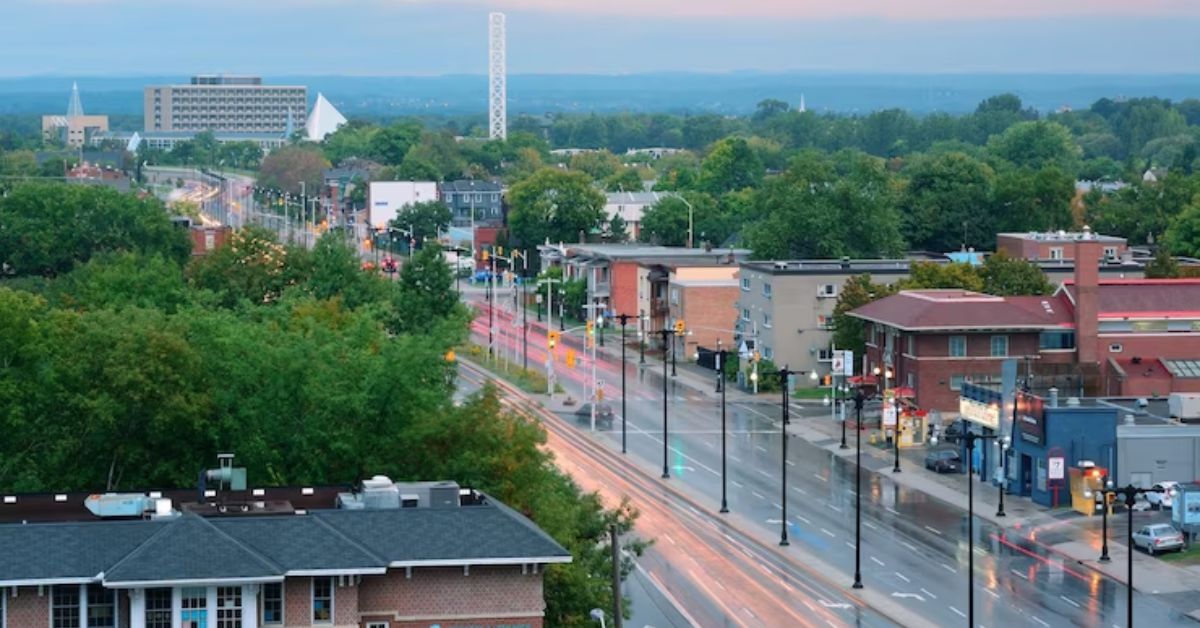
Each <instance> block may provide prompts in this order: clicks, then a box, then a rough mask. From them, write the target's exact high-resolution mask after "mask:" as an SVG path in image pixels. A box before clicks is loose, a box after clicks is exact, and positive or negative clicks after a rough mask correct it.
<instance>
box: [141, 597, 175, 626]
mask: <svg viewBox="0 0 1200 628" xmlns="http://www.w3.org/2000/svg"><path fill="white" fill-rule="evenodd" d="M171 593H172V591H171V589H167V588H162V589H146V628H171Z"/></svg>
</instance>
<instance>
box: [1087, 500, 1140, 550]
mask: <svg viewBox="0 0 1200 628" xmlns="http://www.w3.org/2000/svg"><path fill="white" fill-rule="evenodd" d="M1113 494H1116V491H1114V490H1113V483H1112V480H1108V481H1107V482H1105V483H1104V488H1102V489H1100V490H1098V491H1096V492H1095V493H1093V492H1092V491H1088V490H1085V491H1084V492H1083V496H1084V497H1085V498H1088V497H1091V498H1094V499H1095V500H1096V501H1098V502H1100V505H1101V506H1102V508H1101V510H1100V520H1101V524H1100V525H1101V528H1100V559H1099V560H1100V562H1102V563H1107V562H1109V561H1110V560H1112V559H1111V558H1109V557H1108V498H1109V495H1113ZM1130 549H1132V548H1130Z"/></svg>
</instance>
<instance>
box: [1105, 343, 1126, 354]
mask: <svg viewBox="0 0 1200 628" xmlns="http://www.w3.org/2000/svg"><path fill="white" fill-rule="evenodd" d="M1124 349H1125V347H1123V346H1121V343H1119V342H1114V343H1112V344H1111V345H1108V352H1109V353H1120V352H1121V351H1123V350H1124Z"/></svg>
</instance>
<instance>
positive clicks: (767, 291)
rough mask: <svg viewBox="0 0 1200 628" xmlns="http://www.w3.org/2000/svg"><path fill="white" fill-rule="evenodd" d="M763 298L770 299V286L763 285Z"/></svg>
mask: <svg viewBox="0 0 1200 628" xmlns="http://www.w3.org/2000/svg"><path fill="white" fill-rule="evenodd" d="M763 296H764V297H767V298H768V299H769V298H771V284H769V283H764V284H763Z"/></svg>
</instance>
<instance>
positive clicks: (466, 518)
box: [0, 501, 571, 585]
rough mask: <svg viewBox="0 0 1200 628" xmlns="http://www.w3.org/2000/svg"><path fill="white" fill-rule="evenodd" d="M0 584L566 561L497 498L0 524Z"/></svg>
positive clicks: (262, 576)
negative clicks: (448, 504) (456, 504)
mask: <svg viewBox="0 0 1200 628" xmlns="http://www.w3.org/2000/svg"><path fill="white" fill-rule="evenodd" d="M0 557H3V558H0V585H17V584H45V583H47V582H49V581H55V580H57V581H63V580H67V581H84V580H87V581H91V580H95V579H97V577H102V578H103V582H104V583H105V584H106V585H122V584H130V583H135V582H169V581H175V582H183V581H220V580H226V579H231V578H242V579H251V580H258V581H270V580H277V579H279V578H280V577H283V576H285V575H289V574H292V575H298V574H302V573H305V572H313V571H316V570H321V571H324V572H326V573H382V572H383V571H384V570H386V568H387V567H388V566H390V565H394V564H397V563H400V564H404V563H409V564H430V565H437V564H442V565H470V564H498V563H500V564H504V563H508V564H516V563H521V562H569V561H570V559H571V555H570V553H569V552H567V551H566V550H565V549H563V547H562V546H561V545H559V544H558V543H556V542H555V541H554V539H552V538H551V537H550V536H549V535H548V534H546V533H545V532H543V531H542V530H541V529H539V528H538V527H537V526H535V525H534V524H533V523H532V522H531V521H529V520H528V519H526V518H525V517H523V516H521V515H520V514H518V513H517V512H515V511H513V510H512V509H510V508H508V507H507V506H504V505H503V504H500V503H498V502H495V501H489V502H488V503H486V504H483V505H471V506H463V507H461V508H440V509H439V508H405V509H398V510H311V511H309V512H308V514H305V515H276V516H261V517H231V518H220V517H213V518H204V517H200V516H198V515H195V514H184V515H182V516H179V517H177V518H174V519H164V520H156V521H144V520H142V521H89V522H80V523H35V524H6V525H0Z"/></svg>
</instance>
